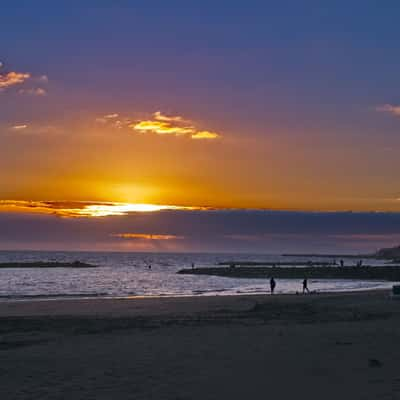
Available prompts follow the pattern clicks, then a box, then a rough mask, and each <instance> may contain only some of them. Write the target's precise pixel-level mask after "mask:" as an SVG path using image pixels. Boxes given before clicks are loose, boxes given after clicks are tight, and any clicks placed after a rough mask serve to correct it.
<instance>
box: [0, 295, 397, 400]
mask: <svg viewBox="0 0 400 400" xmlns="http://www.w3.org/2000/svg"><path fill="white" fill-rule="evenodd" d="M0 335H1V336H0V359H1V364H0V399H1V400H3V399H4V400H7V399H13V400H14V399H15V400H18V399H146V400H150V399H166V400H168V399H171V400H172V399H174V400H189V399H196V400H197V399H202V400H208V399H268V398H275V399H279V400H280V399H294V398H299V399H326V400H329V399H335V400H337V399H339V398H341V399H400V368H399V367H400V351H399V344H400V301H396V300H391V299H390V298H389V296H388V293H387V292H384V291H376V292H368V293H347V294H330V295H328V294H327V295H309V296H293V295H292V296H289V295H286V296H284V295H282V296H232V297H228V296H226V297H223V296H221V297H196V298H193V297H190V298H161V299H159V298H153V299H137V298H135V299H128V300H115V299H114V300H109V299H106V300H104V299H97V300H92V299H91V300H68V301H66V300H56V301H36V302H7V303H1V304H0Z"/></svg>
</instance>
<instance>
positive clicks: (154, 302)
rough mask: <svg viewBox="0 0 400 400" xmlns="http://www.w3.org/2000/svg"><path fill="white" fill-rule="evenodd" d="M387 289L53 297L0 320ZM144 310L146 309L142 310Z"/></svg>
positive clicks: (23, 304) (3, 313)
mask: <svg viewBox="0 0 400 400" xmlns="http://www.w3.org/2000/svg"><path fill="white" fill-rule="evenodd" d="M390 292H391V291H390V289H383V288H378V289H365V290H349V291H342V292H320V293H310V294H302V293H297V294H296V293H277V294H274V295H271V294H270V293H268V292H266V293H264V294H260V293H254V294H232V295H206V296H204V295H197V296H196V295H182V296H128V297H91V298H84V297H82V298H53V299H37V300H34V301H29V300H25V299H23V300H14V299H12V300H7V301H4V302H0V319H1V318H3V317H14V316H16V317H32V316H40V317H46V316H51V317H57V316H99V315H103V316H112V315H114V316H115V315H118V316H122V315H126V316H133V315H137V313H138V312H142V313H144V315H145V314H147V312H149V314H150V315H152V314H153V313H154V312H155V310H156V309H157V308H158V309H159V310H161V314H165V313H167V314H168V313H169V312H170V311H173V310H177V311H179V310H184V311H185V312H186V311H190V309H191V308H193V311H194V312H198V311H207V310H208V307H210V306H211V307H213V306H214V305H218V304H221V305H234V304H235V303H240V302H242V301H245V302H246V301H249V302H257V301H262V302H274V301H281V300H288V301H289V302H296V301H298V302H301V301H317V300H318V299H321V300H323V299H327V298H333V299H335V298H336V299H338V298H339V299H340V298H348V297H366V296H376V295H386V296H387V297H389V294H390ZM146 307H147V308H146Z"/></svg>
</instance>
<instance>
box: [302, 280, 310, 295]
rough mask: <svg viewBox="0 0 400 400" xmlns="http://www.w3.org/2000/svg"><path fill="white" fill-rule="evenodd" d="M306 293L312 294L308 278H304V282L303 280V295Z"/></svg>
mask: <svg viewBox="0 0 400 400" xmlns="http://www.w3.org/2000/svg"><path fill="white" fill-rule="evenodd" d="M305 292H307V293H310V291H309V290H308V282H307V278H304V280H303V294H304V293H305Z"/></svg>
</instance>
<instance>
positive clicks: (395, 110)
mask: <svg viewBox="0 0 400 400" xmlns="http://www.w3.org/2000/svg"><path fill="white" fill-rule="evenodd" d="M376 111H378V112H384V113H389V114H392V115H395V116H396V117H400V105H393V104H383V105H381V106H378V107H376Z"/></svg>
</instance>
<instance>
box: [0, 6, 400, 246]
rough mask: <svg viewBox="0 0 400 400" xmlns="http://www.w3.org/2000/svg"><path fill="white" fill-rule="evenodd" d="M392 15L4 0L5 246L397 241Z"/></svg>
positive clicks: (1, 127)
mask: <svg viewBox="0 0 400 400" xmlns="http://www.w3.org/2000/svg"><path fill="white" fill-rule="evenodd" d="M83 4H84V5H83ZM399 20H400V7H399V4H398V2H396V1H387V2H385V3H384V5H383V4H382V3H380V2H377V1H356V0H348V1H340V0H339V1H335V2H321V1H316V0H315V1H307V0H306V1H301V2H300V1H294V0H292V1H285V0H282V1H279V2H275V1H266V0H264V1H251V0H250V1H247V2H232V1H224V0H221V1H208V0H204V1H202V2H190V1H174V0H172V1H168V2H166V1H152V2H150V1H134V0H132V1H128V0H126V1H123V0H120V1H119V0H115V1H102V0H98V1H85V2H82V1H79V2H78V1H74V0H70V1H57V2H55V1H40V0H39V1H33V0H32V1H20V2H6V3H5V4H2V5H1V11H0V26H1V31H0V32H1V34H0V249H23V248H27V249H86V250H88V249H89V250H90V249H94V250H127V251H129V250H140V251H152V250H157V251H233V250H235V251H236V250H237V251H257V252H259V251H263V252H277V251H285V249H288V250H296V251H299V250H302V249H304V250H305V251H309V250H312V249H317V250H321V251H329V250H330V249H338V250H345V251H358V250H365V249H367V248H368V249H372V250H373V249H375V248H376V247H379V246H381V245H393V244H397V243H398V242H400V214H398V213H399V212H400V187H399V177H400V176H399V175H400V157H399V154H398V153H399V149H400V146H399V145H400V74H399V71H400V52H399V50H398V48H399V39H400V24H399ZM350 211H352V212H351V213H350Z"/></svg>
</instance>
